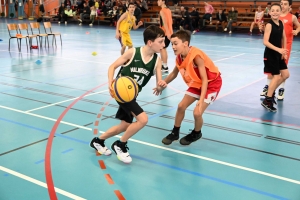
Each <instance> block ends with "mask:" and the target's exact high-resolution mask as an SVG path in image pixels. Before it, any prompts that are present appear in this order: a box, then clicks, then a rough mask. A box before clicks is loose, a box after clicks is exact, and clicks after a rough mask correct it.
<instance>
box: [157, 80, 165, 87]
mask: <svg viewBox="0 0 300 200" xmlns="http://www.w3.org/2000/svg"><path fill="white" fill-rule="evenodd" d="M157 85H159V86H160V87H163V88H165V87H167V86H168V84H167V83H166V81H164V80H160V81H158V83H157Z"/></svg>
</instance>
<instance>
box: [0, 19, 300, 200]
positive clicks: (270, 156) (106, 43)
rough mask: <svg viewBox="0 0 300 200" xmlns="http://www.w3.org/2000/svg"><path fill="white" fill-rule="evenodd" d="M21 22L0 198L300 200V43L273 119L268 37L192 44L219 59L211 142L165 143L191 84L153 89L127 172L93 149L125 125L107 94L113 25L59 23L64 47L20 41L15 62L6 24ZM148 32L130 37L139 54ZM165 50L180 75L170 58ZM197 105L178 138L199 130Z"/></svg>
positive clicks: (0, 91)
mask: <svg viewBox="0 0 300 200" xmlns="http://www.w3.org/2000/svg"><path fill="white" fill-rule="evenodd" d="M20 22H25V23H27V22H28V23H29V21H14V20H6V19H0V39H1V40H2V41H0V138H1V139H0V183H1V184H0V199H1V200H16V199H22V200H23V199H24V200H33V199H34V200H44V199H91V200H99V199H100V200H114V199H116V200H117V199H128V200H154V199H155V200H185V199H188V200H267V199H293V200H299V199H300V172H299V170H300V114H299V113H300V101H299V97H300V90H299V86H300V85H299V84H300V66H299V63H300V40H299V37H297V38H295V39H294V43H293V49H292V53H291V58H290V62H289V70H290V74H291V76H290V78H289V79H288V80H287V81H286V92H285V99H284V101H282V102H278V104H277V105H276V106H277V108H278V112H276V113H271V112H268V111H267V110H266V109H265V108H263V107H262V106H261V105H260V104H261V99H260V93H261V91H262V88H263V87H264V85H265V83H266V77H265V75H264V74H263V52H264V45H263V43H262V36H257V35H252V36H248V35H246V34H245V33H238V32H235V31H234V32H233V34H232V35H229V34H228V33H220V32H219V33H215V32H209V31H204V32H199V33H196V34H195V35H193V36H192V41H191V44H192V45H193V46H196V47H198V48H200V49H202V50H203V51H204V52H206V53H207V54H208V55H209V56H210V57H211V59H212V60H213V61H214V62H215V64H216V65H217V66H218V67H219V69H220V71H221V73H222V78H223V86H222V89H221V92H220V94H219V97H218V99H217V101H216V102H215V103H214V104H213V105H211V106H209V107H208V109H207V111H206V112H205V114H204V126H203V129H202V132H203V138H202V139H201V140H199V141H197V142H195V143H193V144H191V145H190V146H181V145H180V144H179V143H178V142H174V143H173V144H171V145H169V146H166V145H163V144H162V143H161V140H162V139H163V138H164V137H165V136H166V135H168V134H169V133H170V130H171V129H172V128H173V125H174V116H175V113H176V108H177V105H178V103H179V102H180V100H181V99H182V97H183V92H184V91H185V90H186V89H187V86H186V85H185V84H184V83H183V81H182V79H181V77H180V76H178V78H177V79H176V80H175V81H174V82H172V83H171V84H170V85H169V86H170V87H168V88H167V89H166V90H165V91H164V92H163V94H162V95H161V96H158V97H157V96H154V95H153V94H152V88H153V87H154V86H155V79H151V80H150V81H149V83H148V85H147V86H146V87H145V88H144V89H143V91H142V93H141V94H140V95H139V96H138V102H139V103H140V105H142V107H143V108H144V110H145V111H146V112H147V114H148V116H149V122H148V124H147V126H146V127H145V128H144V129H142V130H141V131H139V132H138V133H137V134H136V135H135V136H134V137H133V138H132V139H131V140H130V141H129V142H128V147H129V152H130V155H131V156H132V158H133V161H132V163H130V164H124V163H122V162H120V161H119V160H118V159H117V157H116V155H115V154H112V155H111V156H104V155H101V156H100V155H97V153H96V152H95V150H93V149H92V148H90V147H89V142H90V141H91V140H92V138H93V137H95V136H96V135H100V134H101V133H102V132H103V131H105V130H107V129H108V128H109V127H111V126H113V125H115V124H118V123H119V121H118V120H116V119H114V115H115V112H116V111H117V108H118V106H117V103H116V102H115V101H114V100H111V99H110V95H109V93H108V91H107V89H108V88H107V85H106V82H107V69H108V67H109V65H110V64H111V63H112V62H113V61H114V60H115V59H116V58H117V57H119V55H120V44H119V41H118V40H116V39H115V38H114V35H115V29H114V27H108V26H103V25H100V26H98V25H95V26H94V27H89V26H88V25H83V26H78V25H77V24H67V25H65V24H61V25H58V24H56V23H52V26H53V30H54V31H55V32H61V33H62V46H61V45H60V41H59V38H57V47H55V46H52V45H51V44H52V43H51V42H52V38H51V37H50V47H49V48H48V47H42V48H39V49H32V50H27V49H26V43H25V42H24V41H23V42H22V46H21V52H19V51H18V47H17V42H16V40H15V39H14V40H11V50H10V51H8V40H9V36H8V31H7V28H6V24H7V23H20ZM142 31H143V29H142V28H141V29H140V30H136V31H131V36H132V40H133V43H134V46H141V45H143V39H142ZM33 42H34V45H35V40H33ZM93 52H96V53H97V54H96V55H92V53H93ZM168 52H169V61H168V65H169V68H171V69H173V67H174V65H175V56H174V54H173V52H172V48H170V47H169V48H168ZM164 75H165V74H164ZM193 106H194V105H193ZM193 106H192V107H190V108H189V109H188V110H187V112H186V115H185V120H184V122H183V123H182V127H181V136H184V135H185V134H188V133H189V129H192V128H193V112H192V110H193ZM95 133H96V134H95ZM97 133H98V134H97ZM116 139H118V137H115V138H110V139H108V140H107V141H106V145H107V146H110V145H111V143H112V142H114V141H115V140H116Z"/></svg>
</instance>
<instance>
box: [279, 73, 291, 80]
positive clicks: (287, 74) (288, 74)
mask: <svg viewBox="0 0 300 200" xmlns="http://www.w3.org/2000/svg"><path fill="white" fill-rule="evenodd" d="M281 77H282V79H283V80H284V81H285V80H286V79H288V78H289V77H290V73H284V74H282V75H281Z"/></svg>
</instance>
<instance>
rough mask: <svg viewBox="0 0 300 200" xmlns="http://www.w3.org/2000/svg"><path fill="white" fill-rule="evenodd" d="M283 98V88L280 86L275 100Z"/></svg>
mask: <svg viewBox="0 0 300 200" xmlns="http://www.w3.org/2000/svg"><path fill="white" fill-rule="evenodd" d="M283 99H284V88H280V89H279V91H278V96H277V100H278V101H283Z"/></svg>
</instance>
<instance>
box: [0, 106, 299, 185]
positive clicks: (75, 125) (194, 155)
mask: <svg viewBox="0 0 300 200" xmlns="http://www.w3.org/2000/svg"><path fill="white" fill-rule="evenodd" d="M0 108H4V109H7V110H11V111H15V112H19V113H22V114H27V115H31V116H35V117H38V118H42V119H47V120H50V121H57V119H53V118H50V117H45V116H42V115H38V114H33V113H26V112H24V111H21V110H18V109H14V108H10V107H6V106H1V105H0ZM61 123H62V124H66V125H69V126H73V127H77V128H80V129H84V130H88V131H92V130H93V129H92V128H88V127H84V126H80V125H77V124H73V123H70V122H65V121H61ZM99 133H104V131H99ZM114 137H117V138H121V136H114ZM129 140H130V141H132V142H136V143H140V144H144V145H147V146H151V147H155V148H158V149H162V150H165V151H170V152H174V153H178V154H182V155H186V156H190V157H194V158H198V159H201V160H206V161H210V162H214V163H217V164H221V165H225V166H229V167H233V168H236V169H241V170H244V171H248V172H253V173H256V174H261V175H264V176H268V177H272V178H275V179H279V180H283V181H286V182H290V183H294V184H298V185H300V181H297V180H294V179H290V178H286V177H283V176H278V175H275V174H271V173H267V172H264V171H260V170H256V169H252V168H248V167H243V166H240V165H236V164H232V163H228V162H223V161H220V160H216V159H212V158H208V157H204V156H199V155H196V154H192V153H187V152H184V151H179V150H175V149H171V148H167V147H163V146H159V145H155V144H152V143H148V142H143V141H140V140H136V139H129Z"/></svg>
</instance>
